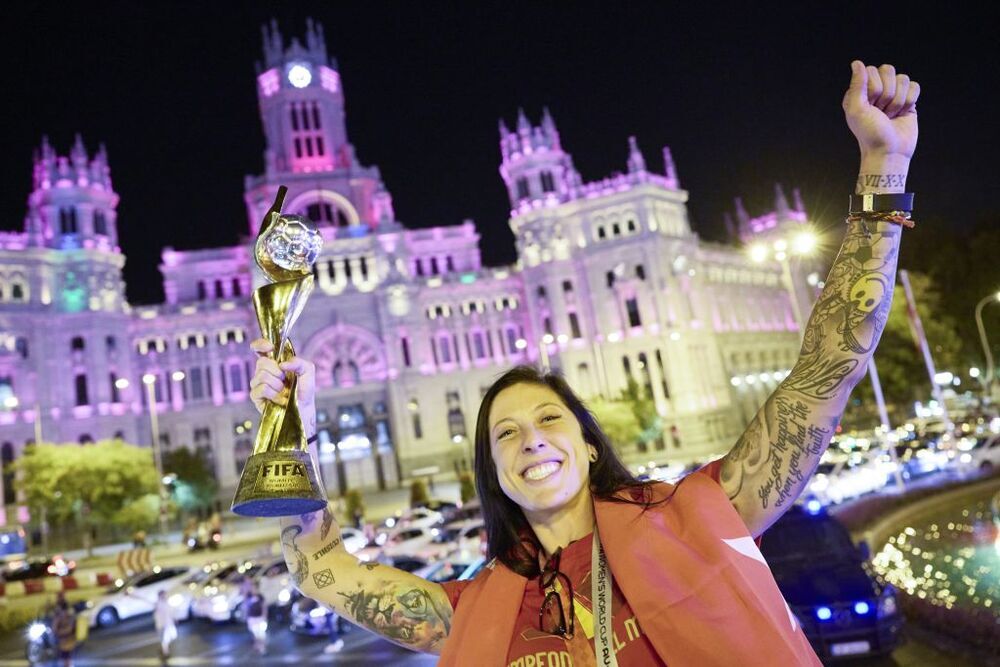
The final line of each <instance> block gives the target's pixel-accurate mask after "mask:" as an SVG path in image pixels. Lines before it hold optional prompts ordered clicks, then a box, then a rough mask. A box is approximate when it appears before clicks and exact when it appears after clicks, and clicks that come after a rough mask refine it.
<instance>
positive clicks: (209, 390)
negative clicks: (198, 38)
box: [0, 24, 809, 507]
mask: <svg viewBox="0 0 1000 667" xmlns="http://www.w3.org/2000/svg"><path fill="white" fill-rule="evenodd" d="M256 85H257V93H258V99H259V102H260V113H261V120H262V123H263V128H264V135H265V140H266V149H265V152H264V165H265V169H264V173H263V174H261V175H259V176H252V177H247V179H246V184H245V203H246V210H247V221H248V225H249V228H248V236H247V239H246V242H244V243H241V244H240V245H238V246H234V247H228V248H212V249H204V250H193V251H177V250H174V249H171V248H166V249H165V250H164V251H163V253H162V263H161V266H160V269H161V271H162V273H163V277H164V288H165V294H166V299H165V302H164V303H163V304H160V305H156V306H135V307H133V306H130V305H129V304H128V303H127V302H126V300H125V295H124V283H123V281H122V275H121V269H122V266H123V265H124V261H125V258H124V255H123V253H122V251H121V249H120V247H119V246H118V242H117V222H118V221H117V218H116V206H117V202H118V195H117V194H116V193H115V192H114V190H113V187H112V183H111V177H110V171H109V167H108V163H107V156H106V154H105V152H104V150H103V149H101V150H99V151H98V152H97V153H96V154H95V155H94V156H92V157H91V156H89V155H88V154H87V151H86V150H85V149H84V147H83V144H82V142H81V141H79V140H78V141H77V143H76V144H75V145H74V146H73V148H72V150H71V151H70V153H69V155H68V156H65V157H63V156H59V155H57V154H56V152H55V151H54V150H53V149H52V148H51V147H50V146H49V145H48V143H47V142H45V141H43V143H42V147H41V150H40V152H39V153H38V155H37V156H36V158H35V164H34V187H33V191H32V193H31V194H30V196H29V198H28V213H27V216H26V221H25V228H24V231H23V232H17V233H7V234H2V235H0V453H2V456H3V460H4V461H5V462H7V461H10V460H13V459H14V458H16V457H17V456H18V455H19V453H20V452H21V451H22V449H23V447H24V446H25V444H26V443H28V442H30V441H32V440H33V438H34V437H35V433H36V420H37V419H38V417H39V412H40V413H41V422H40V424H38V426H40V428H41V431H42V436H43V439H44V440H45V441H57V442H78V441H88V440H99V439H104V438H111V437H116V436H118V437H122V438H124V439H125V440H126V441H129V442H136V443H146V444H148V443H149V442H150V439H151V438H150V427H149V420H148V411H149V408H148V406H147V405H146V403H147V401H146V399H145V394H146V392H145V387H144V386H143V384H142V381H141V378H142V376H143V375H146V374H152V375H154V376H155V377H156V382H155V384H154V387H155V395H156V409H157V412H158V414H159V424H160V439H161V443H162V444H163V446H164V447H177V446H189V447H194V448H203V449H205V450H206V451H207V452H209V453H210V454H211V456H212V460H213V461H214V465H215V467H216V472H217V476H218V478H219V480H220V482H221V485H222V486H223V488H224V489H227V490H230V489H232V488H233V487H234V486H235V482H236V479H237V476H238V474H239V471H240V470H241V469H242V465H243V462H244V461H245V460H246V458H247V457H248V456H249V454H250V450H251V446H252V438H253V432H254V430H255V428H256V421H257V414H256V412H255V411H254V409H253V407H252V406H251V404H250V401H249V398H248V393H247V392H248V385H249V377H250V374H251V373H252V366H253V363H254V360H253V358H252V355H251V354H250V353H249V350H248V347H247V343H248V342H249V340H250V339H251V338H252V337H254V336H255V335H256V324H255V318H254V313H253V310H252V307H251V306H250V300H249V295H250V292H251V290H252V289H253V288H254V286H256V285H259V284H261V280H262V279H261V276H260V275H259V273H257V272H256V269H255V267H254V266H253V265H252V261H251V260H250V256H249V252H248V251H249V239H250V238H252V237H253V235H255V234H256V231H257V226H258V225H259V224H260V221H261V219H262V217H263V214H264V212H265V211H266V210H267V208H268V207H269V206H270V204H271V202H272V200H273V198H274V194H275V191H276V189H277V187H278V185H279V184H280V185H286V186H287V187H288V189H289V191H288V195H287V197H286V199H285V206H284V210H285V211H286V212H291V213H299V214H302V215H306V216H307V217H309V218H310V219H312V220H313V221H315V222H316V223H317V224H318V225H319V228H320V229H321V231H322V234H323V237H324V240H325V245H324V250H323V253H322V255H321V256H320V258H319V261H318V262H317V264H316V267H315V277H316V290H315V292H314V294H313V296H312V297H311V299H310V301H309V304H308V306H307V308H306V311H305V312H304V314H303V315H302V317H301V318H300V320H299V322H298V323H297V324H296V327H295V329H294V330H293V338H294V340H295V342H296V345H297V349H298V351H299V353H300V354H301V355H302V356H304V357H306V358H308V359H311V360H313V361H314V362H315V363H316V366H317V383H318V387H319V389H318V398H317V405H318V415H319V432H320V450H321V466H322V468H323V474H324V477H325V479H326V481H327V486H328V490H329V491H330V492H331V493H338V492H342V491H343V490H344V489H346V488H348V487H362V488H377V487H384V486H388V485H393V484H394V483H395V482H396V481H397V480H398V479H400V477H409V476H411V475H414V474H421V473H422V472H426V471H428V469H431V470H433V469H434V468H437V469H440V470H441V471H442V472H445V471H451V470H454V469H456V468H457V467H460V466H462V465H465V464H466V460H467V458H468V456H469V452H470V448H471V443H470V439H471V437H472V434H473V428H474V425H475V419H476V413H477V409H478V405H479V400H480V397H481V395H482V392H483V391H484V390H485V388H486V387H488V386H489V385H490V383H491V381H492V380H493V379H494V378H495V377H496V376H497V375H498V374H500V373H501V372H503V371H504V370H505V369H507V368H509V367H510V366H512V365H515V364H518V363H526V362H527V363H541V364H543V365H546V364H547V365H550V366H551V367H553V368H558V369H560V370H561V371H562V372H563V373H564V374H565V375H566V377H567V379H568V380H569V382H570V383H571V385H572V386H574V387H575V388H576V389H577V390H578V391H580V393H581V394H583V395H584V396H585V397H596V396H604V397H615V396H617V395H618V394H619V393H620V392H621V391H622V390H623V389H624V388H625V387H626V384H627V379H628V378H633V379H634V380H635V381H636V382H637V383H638V385H639V387H640V388H641V389H642V390H643V391H645V392H647V393H648V395H649V396H651V397H652V398H653V400H654V401H655V404H656V407H657V409H658V411H659V412H660V414H661V415H662V417H663V423H664V428H665V432H666V433H667V434H668V435H667V436H665V437H664V438H663V439H662V441H660V442H654V443H650V444H649V445H648V447H647V448H645V449H643V450H640V449H638V448H632V449H630V450H626V451H625V452H624V453H625V456H626V458H627V459H629V460H631V461H646V460H659V461H664V460H667V459H668V458H674V457H678V456H683V457H687V458H692V457H698V456H702V457H703V456H706V455H708V454H721V453H723V452H724V451H726V450H727V449H728V447H729V446H731V444H732V443H733V442H734V441H735V438H736V437H737V436H738V434H739V432H740V430H741V429H742V426H743V424H744V423H745V422H746V420H747V419H749V417H750V416H751V415H752V412H753V410H755V409H756V407H757V406H758V405H759V404H760V403H761V402H762V400H763V398H764V396H766V394H767V393H769V392H770V391H771V390H772V389H773V388H774V386H776V383H777V381H778V380H779V379H780V378H781V377H782V374H783V373H784V372H786V371H787V370H788V369H790V368H791V365H792V362H793V360H794V357H795V355H796V353H797V344H798V326H797V323H796V318H795V316H794V312H795V309H794V308H793V307H792V302H791V298H790V296H789V292H788V290H787V289H786V286H785V283H784V282H783V279H782V278H783V276H782V270H781V267H780V266H779V265H778V264H777V263H776V262H771V263H762V264H755V263H752V262H751V261H750V260H749V258H748V257H747V255H746V253H745V252H744V251H743V250H742V249H740V248H737V247H735V246H728V245H721V244H712V243H706V242H703V241H701V240H700V239H699V238H698V237H697V236H696V235H695V233H694V232H693V231H692V230H691V228H690V225H689V223H688V217H687V209H686V201H687V197H688V194H687V192H686V191H685V190H683V189H682V188H681V187H680V182H679V179H678V176H677V172H676V169H675V167H674V163H673V160H672V158H671V155H670V151H669V149H664V150H663V159H664V168H663V170H662V173H654V172H653V171H652V170H650V169H649V168H648V167H647V165H646V162H645V159H644V157H643V154H642V152H641V151H640V149H639V147H638V145H637V143H636V141H635V140H634V139H630V140H629V144H628V150H627V164H626V171H625V172H624V173H621V174H616V175H614V176H612V177H610V178H606V179H603V180H599V181H596V182H590V183H588V182H584V181H583V179H582V178H581V176H580V174H579V173H578V172H577V171H576V169H575V168H574V166H573V161H572V158H571V156H570V155H569V154H568V153H567V152H565V151H564V149H563V147H562V145H561V143H560V137H559V132H558V129H557V127H556V123H555V121H554V120H553V118H552V117H551V115H549V113H548V112H547V111H546V112H545V113H543V115H542V118H541V121H540V123H539V124H538V125H534V124H532V123H531V122H529V120H528V119H527V117H526V116H525V115H524V114H523V113H521V112H519V114H518V116H517V119H516V123H515V125H514V126H513V129H508V128H507V127H506V126H505V125H504V123H502V122H501V125H500V154H501V165H500V175H501V176H502V178H503V181H504V183H505V184H506V186H507V189H508V192H509V197H510V206H511V211H510V225H511V228H512V229H513V231H514V235H515V238H516V244H517V253H518V261H517V263H516V264H515V265H514V266H510V267H501V268H487V267H484V266H482V264H481V260H480V251H479V247H478V241H479V237H478V234H477V233H476V228H475V226H474V224H473V223H472V222H471V221H466V222H464V223H462V224H460V225H454V226H439V227H431V228H423V229H408V228H406V227H405V226H404V225H403V224H402V223H401V222H400V221H399V220H398V219H397V218H396V214H395V211H394V209H393V205H392V198H391V196H390V194H389V192H388V191H387V190H386V188H385V186H384V184H383V182H382V179H381V176H380V173H379V170H378V168H377V167H369V166H364V165H362V164H361V163H360V162H359V161H358V159H357V157H356V156H355V151H354V148H353V146H352V145H351V144H350V142H349V141H348V136H347V131H346V127H345V115H344V91H343V89H342V86H341V80H340V76H339V74H338V69H337V65H336V63H335V62H334V61H332V60H331V59H330V58H329V57H328V56H327V51H326V46H325V43H324V38H323V32H322V28H321V27H318V26H313V25H311V24H310V25H309V26H308V29H307V33H306V39H305V43H304V44H301V43H300V42H298V41H297V40H292V41H291V43H290V44H286V43H285V42H284V40H283V39H282V37H281V35H280V34H279V33H278V31H277V28H276V27H275V26H273V25H272V26H271V27H270V28H269V29H268V30H265V36H264V62H263V63H262V64H261V65H260V66H259V68H258V74H257V79H256ZM738 216H739V217H740V220H739V229H740V234H741V235H742V237H743V240H744V241H750V240H751V239H755V238H766V237H767V236H768V235H773V234H776V233H779V232H782V233H784V232H787V231H789V230H795V229H800V228H802V226H803V225H804V224H805V223H806V214H805V212H804V210H803V207H802V205H801V202H800V201H799V200H798V197H797V196H796V198H795V205H794V206H789V205H788V204H787V203H786V202H785V198H784V195H783V194H781V192H780V190H779V192H778V195H777V197H776V207H775V211H774V212H772V213H769V214H767V215H765V216H763V217H761V218H756V219H751V218H749V216H747V215H746V214H745V213H744V212H743V211H742V209H739V210H738ZM795 271H796V274H795V280H794V284H798V283H801V284H803V285H804V278H803V279H802V280H800V279H799V278H800V277H801V276H799V273H801V271H800V270H799V268H798V267H796V269H795ZM796 298H798V299H799V300H800V304H799V306H800V308H801V312H808V305H809V295H808V294H807V293H806V291H805V290H803V291H802V292H801V293H797V297H796ZM126 381H127V386H125V385H126ZM671 427H676V428H675V429H673V430H672V433H673V435H674V436H676V439H675V438H674V437H671V435H670V434H671ZM10 481H11V480H10V479H9V476H8V479H6V480H5V482H6V483H5V484H4V491H3V494H4V501H5V505H6V506H7V507H10V506H11V505H13V504H15V503H16V500H17V499H16V498H15V497H14V493H13V490H12V489H11V485H10Z"/></svg>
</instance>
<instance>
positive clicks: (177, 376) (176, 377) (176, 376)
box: [170, 371, 184, 382]
mask: <svg viewBox="0 0 1000 667" xmlns="http://www.w3.org/2000/svg"><path fill="white" fill-rule="evenodd" d="M170 379H171V380H173V381H174V382H180V381H181V380H183V379H184V371H174V372H173V373H171V374H170Z"/></svg>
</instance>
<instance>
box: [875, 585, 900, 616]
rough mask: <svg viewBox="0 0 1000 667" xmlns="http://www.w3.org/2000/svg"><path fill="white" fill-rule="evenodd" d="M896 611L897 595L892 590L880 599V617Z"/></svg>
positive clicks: (890, 614)
mask: <svg viewBox="0 0 1000 667" xmlns="http://www.w3.org/2000/svg"><path fill="white" fill-rule="evenodd" d="M895 613H896V595H895V593H893V592H892V591H891V590H888V591H886V592H885V593H883V594H882V597H881V598H879V601H878V617H879V618H885V617H886V616H892V615H894V614H895Z"/></svg>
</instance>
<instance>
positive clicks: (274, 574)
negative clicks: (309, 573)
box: [236, 557, 295, 621]
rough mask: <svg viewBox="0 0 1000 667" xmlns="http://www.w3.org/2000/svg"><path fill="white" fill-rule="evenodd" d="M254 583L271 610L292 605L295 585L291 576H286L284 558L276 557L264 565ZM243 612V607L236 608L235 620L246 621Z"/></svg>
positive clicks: (286, 568)
mask: <svg viewBox="0 0 1000 667" xmlns="http://www.w3.org/2000/svg"><path fill="white" fill-rule="evenodd" d="M254 581H255V582H256V583H257V588H258V590H260V595H261V597H262V598H264V602H265V604H267V606H268V607H270V608H272V609H274V608H279V607H287V606H288V605H290V604H291V603H292V596H293V593H294V592H295V584H294V583H293V582H292V577H291V575H290V574H288V563H286V562H285V559H284V558H282V557H278V558H275V559H274V560H272V561H270V562H266V563H264V564H263V567H261V568H260V570H259V571H258V572H257V574H256V576H255V577H254ZM244 611H245V610H244V609H243V605H240V606H238V607H237V609H236V620H238V621H243V620H246V618H245V617H244V616H243V612H244Z"/></svg>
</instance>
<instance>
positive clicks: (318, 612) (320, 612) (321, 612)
mask: <svg viewBox="0 0 1000 667" xmlns="http://www.w3.org/2000/svg"><path fill="white" fill-rule="evenodd" d="M309 615H310V616H312V617H313V618H322V617H324V616H326V609H324V608H323V607H313V608H312V609H310V610H309Z"/></svg>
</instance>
